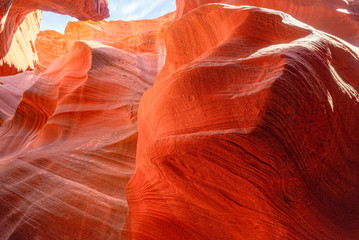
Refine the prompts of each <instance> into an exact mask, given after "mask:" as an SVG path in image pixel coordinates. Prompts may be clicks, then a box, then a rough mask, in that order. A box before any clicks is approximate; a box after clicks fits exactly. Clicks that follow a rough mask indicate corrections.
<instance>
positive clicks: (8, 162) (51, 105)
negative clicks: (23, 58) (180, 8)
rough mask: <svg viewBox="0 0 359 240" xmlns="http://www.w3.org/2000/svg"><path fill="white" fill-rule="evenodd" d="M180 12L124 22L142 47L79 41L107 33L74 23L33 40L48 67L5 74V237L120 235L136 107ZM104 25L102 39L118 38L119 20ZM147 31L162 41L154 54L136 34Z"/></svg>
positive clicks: (1, 228)
mask: <svg viewBox="0 0 359 240" xmlns="http://www.w3.org/2000/svg"><path fill="white" fill-rule="evenodd" d="M173 17H174V14H170V15H168V16H166V17H164V18H160V19H155V20H153V21H154V22H156V24H152V23H151V21H152V20H151V21H138V22H135V23H134V24H133V23H132V24H133V25H134V26H133V27H129V28H127V29H126V31H127V37H128V38H132V39H134V41H135V40H136V41H135V42H136V43H137V45H139V46H142V47H141V51H140V52H139V51H137V50H136V49H137V47H136V46H137V45H136V44H135V45H133V49H130V48H129V47H127V49H126V50H127V51H124V50H122V49H120V47H121V46H118V44H115V43H113V42H112V41H110V40H109V39H105V37H103V38H100V37H98V38H97V39H93V40H92V41H88V40H86V38H85V37H83V38H81V37H80V38H76V39H73V38H72V36H73V33H74V32H76V34H77V33H79V35H84V34H81V33H82V31H84V32H85V33H87V32H88V31H90V30H91V31H92V30H93V29H96V31H99V29H100V28H99V27H98V26H97V24H98V23H96V22H87V23H86V24H87V29H86V31H85V30H83V29H81V27H80V26H81V24H83V23H82V22H79V23H71V27H69V29H67V30H66V34H65V35H61V34H59V33H56V32H53V31H45V32H42V33H40V35H39V36H38V39H37V41H36V44H35V45H36V47H37V51H38V52H39V63H40V64H41V66H39V68H37V69H36V70H35V71H27V72H24V73H20V74H17V75H14V76H7V77H1V78H0V93H1V94H0V104H1V105H0V119H1V121H0V126H1V127H0V136H1V139H0V184H1V185H0V206H1V207H0V239H118V238H119V237H120V234H121V231H122V227H123V225H124V222H125V218H126V214H127V211H128V210H127V201H126V196H125V188H126V185H127V183H128V180H129V178H130V176H131V175H132V173H133V171H134V168H135V153H136V143H137V108H138V104H139V101H140V98H141V96H142V94H143V92H144V91H145V90H147V89H149V88H150V87H151V85H152V83H153V81H154V79H155V77H156V76H157V75H158V72H159V71H160V69H161V68H162V66H163V62H164V57H165V50H164V40H163V28H164V27H165V26H167V25H169V23H170V22H172V21H173ZM100 24H102V25H103V26H106V27H104V28H102V29H101V31H102V32H101V34H99V36H106V35H109V34H112V35H113V39H115V38H116V36H115V28H113V27H112V26H111V24H114V25H116V23H105V22H101V23H100ZM130 24H131V23H130ZM151 24H152V25H153V27H152V28H148V27H146V28H142V29H138V28H136V27H135V26H136V25H139V26H141V25H145V26H146V25H151ZM76 25H78V26H79V27H78V28H77V27H76ZM162 25H164V27H162ZM89 29H90V30H89ZM149 33H151V34H155V35H156V36H157V39H156V44H154V45H151V47H150V48H149V49H148V50H147V51H146V49H145V47H144V44H143V43H145V42H146V39H144V38H141V37H138V39H136V37H137V35H139V36H142V35H145V36H146V35H148V34H149ZM76 40H81V41H76ZM94 40H96V41H94ZM105 43H106V44H107V45H106V44H105ZM114 45H116V46H117V47H113V46H114ZM50 49H52V52H50ZM65 53H66V55H64V56H61V55H62V54H65ZM59 56H60V57H59ZM58 57H59V58H58Z"/></svg>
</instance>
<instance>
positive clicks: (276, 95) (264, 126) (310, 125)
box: [123, 4, 359, 240]
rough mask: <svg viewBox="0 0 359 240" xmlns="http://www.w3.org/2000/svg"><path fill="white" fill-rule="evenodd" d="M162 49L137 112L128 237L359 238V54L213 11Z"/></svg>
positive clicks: (196, 14)
mask: <svg viewBox="0 0 359 240" xmlns="http://www.w3.org/2000/svg"><path fill="white" fill-rule="evenodd" d="M165 40H166V47H167V58H166V63H165V66H164V68H163V70H162V72H161V74H160V76H159V77H158V78H157V79H156V81H155V84H154V86H153V88H151V89H150V90H148V91H147V92H146V93H145V94H144V96H143V97H142V99H141V102H140V108H139V140H138V148H137V158H136V170H135V173H134V175H133V177H132V178H131V180H130V183H129V185H128V187H127V199H128V203H129V207H130V212H129V217H128V218H127V225H126V228H125V231H124V232H123V236H124V238H125V239H333V240H334V239H358V237H359V231H358V229H359V217H358V216H359V195H358V191H359V159H358V156H359V148H358V147H357V146H358V144H359V128H358V126H357V120H358V119H359V108H358V106H359V105H358V103H359V94H358V89H359V83H358V81H357V79H358V76H359V61H358V57H359V51H358V49H357V48H355V47H353V46H350V45H348V44H347V43H346V42H344V41H342V40H340V39H338V38H334V37H333V36H331V35H328V34H326V33H323V32H320V31H317V30H315V29H313V28H311V27H309V26H307V25H304V24H301V23H300V22H298V21H296V20H295V19H293V18H292V17H290V16H289V15H287V14H284V13H281V12H277V11H273V10H269V9H263V8H256V7H248V6H242V7H237V6H230V5H222V4H211V5H203V6H201V7H199V8H196V9H194V10H192V11H191V12H188V13H187V14H186V15H183V16H182V17H181V18H179V19H178V20H177V21H175V22H174V23H173V25H172V26H171V27H170V28H169V29H168V30H167V33H166V38H165Z"/></svg>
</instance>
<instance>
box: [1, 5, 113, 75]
mask: <svg viewBox="0 0 359 240" xmlns="http://www.w3.org/2000/svg"><path fill="white" fill-rule="evenodd" d="M37 9H39V10H45V11H53V12H56V13H60V14H66V15H70V16H73V17H76V18H78V19H80V20H94V21H99V20H102V19H104V18H107V17H109V10H108V8H107V0H91V1H87V0H86V1H85V0H80V1H70V0H64V1H55V0H47V1H42V0H10V1H1V2H0V46H1V48H0V76H7V75H11V74H16V73H18V72H23V71H25V70H31V69H34V66H35V65H36V61H37V54H36V49H35V39H36V35H37V34H38V33H39V29H40V18H41V11H39V10H37Z"/></svg>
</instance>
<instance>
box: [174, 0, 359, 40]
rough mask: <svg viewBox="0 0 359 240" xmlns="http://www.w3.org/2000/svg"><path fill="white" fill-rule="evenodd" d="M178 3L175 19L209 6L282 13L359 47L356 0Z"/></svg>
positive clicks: (199, 0)
mask: <svg viewBox="0 0 359 240" xmlns="http://www.w3.org/2000/svg"><path fill="white" fill-rule="evenodd" d="M176 3H177V13H176V18H180V17H181V16H183V15H184V14H186V13H187V12H189V11H191V10H192V9H195V8H197V7H199V6H201V5H204V4H208V3H223V4H230V5H234V6H244V5H250V6H257V7H263V8H269V9H274V10H279V11H283V12H285V13H288V14H290V15H291V16H293V17H294V18H296V19H298V20H300V21H302V22H304V23H307V24H309V25H310V26H313V27H315V28H316V29H318V30H321V31H325V32H328V33H330V34H333V35H335V36H338V37H340V38H342V39H344V40H346V41H348V42H350V43H352V44H355V45H359V23H358V22H359V7H358V1H355V0H306V1H302V0H285V1H282V0H278V1H277V0H273V1H268V0H177V1H176Z"/></svg>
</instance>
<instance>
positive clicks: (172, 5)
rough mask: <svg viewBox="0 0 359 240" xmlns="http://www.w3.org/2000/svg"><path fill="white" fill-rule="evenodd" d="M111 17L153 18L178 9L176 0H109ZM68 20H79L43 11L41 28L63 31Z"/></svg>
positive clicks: (124, 18)
mask: <svg viewBox="0 0 359 240" xmlns="http://www.w3.org/2000/svg"><path fill="white" fill-rule="evenodd" d="M108 2H109V9H110V15H111V16H110V18H108V19H107V20H119V19H120V20H126V21H128V20H137V19H151V18H156V17H159V16H162V15H164V14H166V13H169V12H172V11H174V10H175V9H176V0H108ZM68 21H77V19H76V18H72V17H69V16H65V15H60V14H56V13H52V12H43V13H42V20H41V30H46V29H52V30H56V31H58V32H61V33H63V32H64V30H65V27H66V24H67V22H68Z"/></svg>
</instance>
